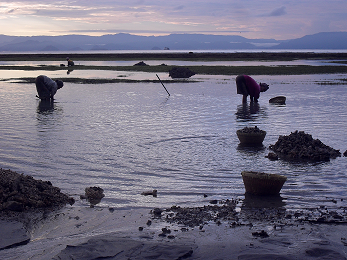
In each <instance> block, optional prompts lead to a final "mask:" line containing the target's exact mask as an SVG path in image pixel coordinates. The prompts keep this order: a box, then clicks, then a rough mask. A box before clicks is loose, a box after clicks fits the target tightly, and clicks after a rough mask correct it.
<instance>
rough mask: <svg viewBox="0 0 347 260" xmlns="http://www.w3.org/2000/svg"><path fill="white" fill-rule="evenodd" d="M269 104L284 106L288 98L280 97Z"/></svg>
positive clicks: (271, 100) (272, 99)
mask: <svg viewBox="0 0 347 260" xmlns="http://www.w3.org/2000/svg"><path fill="white" fill-rule="evenodd" d="M269 103H273V104H280V105H284V104H285V103H286V97H284V96H278V97H274V98H271V99H270V100H269Z"/></svg>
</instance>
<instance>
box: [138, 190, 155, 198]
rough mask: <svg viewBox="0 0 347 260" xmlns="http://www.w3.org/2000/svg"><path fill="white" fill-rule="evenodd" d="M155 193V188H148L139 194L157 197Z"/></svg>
mask: <svg viewBox="0 0 347 260" xmlns="http://www.w3.org/2000/svg"><path fill="white" fill-rule="evenodd" d="M157 193H158V191H157V190H150V191H144V192H142V193H141V195H144V196H148V195H152V196H153V197H157Z"/></svg>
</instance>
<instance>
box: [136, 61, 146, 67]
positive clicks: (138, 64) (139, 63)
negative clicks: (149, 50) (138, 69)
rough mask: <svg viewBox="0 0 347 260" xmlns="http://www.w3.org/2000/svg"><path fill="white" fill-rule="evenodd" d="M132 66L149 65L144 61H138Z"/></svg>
mask: <svg viewBox="0 0 347 260" xmlns="http://www.w3.org/2000/svg"><path fill="white" fill-rule="evenodd" d="M134 66H149V65H148V64H146V63H144V62H143V61H140V62H138V63H136V64H134Z"/></svg>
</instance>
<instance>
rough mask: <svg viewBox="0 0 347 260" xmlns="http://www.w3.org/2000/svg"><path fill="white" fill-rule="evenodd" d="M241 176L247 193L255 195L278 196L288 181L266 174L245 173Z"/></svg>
mask: <svg viewBox="0 0 347 260" xmlns="http://www.w3.org/2000/svg"><path fill="white" fill-rule="evenodd" d="M241 175H242V179H243V184H244V185H245V189H246V193H250V194H254V195H276V194H278V193H279V192H280V191H281V189H282V187H283V184H284V183H285V182H286V180H287V177H285V176H282V175H279V174H271V173H264V172H253V171H243V172H242V173H241Z"/></svg>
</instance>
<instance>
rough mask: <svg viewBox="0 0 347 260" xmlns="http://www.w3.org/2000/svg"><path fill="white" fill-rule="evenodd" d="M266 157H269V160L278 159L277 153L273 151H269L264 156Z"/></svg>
mask: <svg viewBox="0 0 347 260" xmlns="http://www.w3.org/2000/svg"><path fill="white" fill-rule="evenodd" d="M265 157H266V158H269V160H272V161H276V160H278V155H277V154H275V153H272V152H270V153H269V154H268V155H267V156H265Z"/></svg>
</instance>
